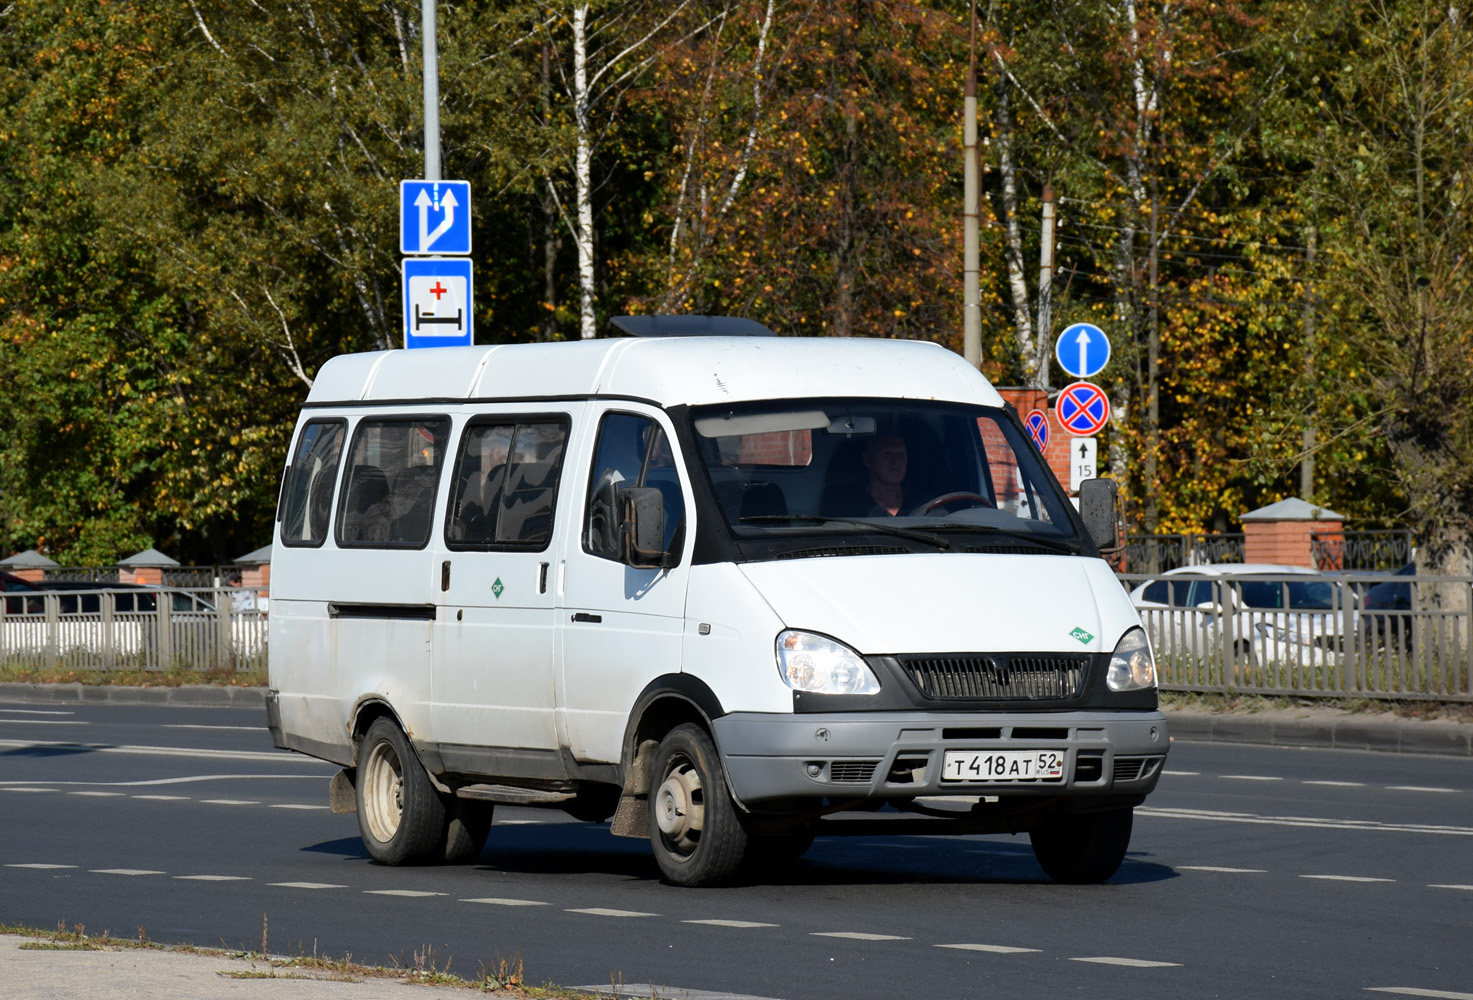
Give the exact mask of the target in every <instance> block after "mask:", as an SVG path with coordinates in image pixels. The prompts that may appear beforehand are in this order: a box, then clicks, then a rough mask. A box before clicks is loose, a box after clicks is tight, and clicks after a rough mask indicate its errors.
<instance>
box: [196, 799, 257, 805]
mask: <svg viewBox="0 0 1473 1000" xmlns="http://www.w3.org/2000/svg"><path fill="white" fill-rule="evenodd" d="M200 801H201V802H203V803H204V804H205V805H207V806H258V805H260V804H261V803H260V801H259V800H258V799H200Z"/></svg>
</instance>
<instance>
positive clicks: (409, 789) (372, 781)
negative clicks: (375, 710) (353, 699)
mask: <svg viewBox="0 0 1473 1000" xmlns="http://www.w3.org/2000/svg"><path fill="white" fill-rule="evenodd" d="M354 791H355V793H356V795H357V798H358V833H359V835H360V836H361V837H362V838H363V846H364V847H366V848H368V853H369V855H370V856H371V857H372V858H373V859H374V860H375V861H378V862H380V863H382V864H386V865H412V864H417V863H420V862H432V861H439V860H441V859H442V858H443V857H444V851H445V847H446V843H445V839H444V838H445V831H446V823H447V817H446V814H445V802H444V800H443V799H441V798H440V793H439V792H438V791H436V790H435V786H434V785H432V784H430V776H429V775H428V774H426V773H425V769H424V767H423V766H422V765H421V764H420V762H419V757H418V756H417V755H416V754H415V752H414V749H413V748H412V747H411V746H410V745H409V740H408V738H407V737H405V735H404V734H403V733H402V732H400V730H399V727H398V726H396V725H395V724H394V722H393V720H392V719H388V718H383V719H378V720H376V721H375V722H374V723H373V725H371V726H369V727H368V732H367V734H365V735H364V737H363V745H362V747H361V748H360V749H359V751H358V774H357V780H356V781H355V782H354Z"/></svg>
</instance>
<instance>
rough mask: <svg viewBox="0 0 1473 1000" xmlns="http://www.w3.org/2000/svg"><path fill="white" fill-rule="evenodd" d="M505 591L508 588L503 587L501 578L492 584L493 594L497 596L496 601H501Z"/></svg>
mask: <svg viewBox="0 0 1473 1000" xmlns="http://www.w3.org/2000/svg"><path fill="white" fill-rule="evenodd" d="M505 589H506V588H505V587H503V586H502V585H501V577H499V576H498V577H497V578H496V582H495V583H493V584H491V593H493V594H495V595H496V599H497V600H498V601H499V600H501V592H502V591H503V590H505Z"/></svg>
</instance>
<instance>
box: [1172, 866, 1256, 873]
mask: <svg viewBox="0 0 1473 1000" xmlns="http://www.w3.org/2000/svg"><path fill="white" fill-rule="evenodd" d="M1176 867H1177V869H1178V870H1180V871H1185V872H1224V873H1226V874H1228V875H1263V874H1266V873H1267V871H1268V870H1267V869H1266V868H1219V867H1218V866H1216V865H1177V866H1176Z"/></svg>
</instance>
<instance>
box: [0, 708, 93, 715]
mask: <svg viewBox="0 0 1473 1000" xmlns="http://www.w3.org/2000/svg"><path fill="white" fill-rule="evenodd" d="M0 712H6V713H9V714H11V715H76V714H77V713H76V712H63V711H59V710H57V709H48V708H0Z"/></svg>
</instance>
